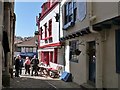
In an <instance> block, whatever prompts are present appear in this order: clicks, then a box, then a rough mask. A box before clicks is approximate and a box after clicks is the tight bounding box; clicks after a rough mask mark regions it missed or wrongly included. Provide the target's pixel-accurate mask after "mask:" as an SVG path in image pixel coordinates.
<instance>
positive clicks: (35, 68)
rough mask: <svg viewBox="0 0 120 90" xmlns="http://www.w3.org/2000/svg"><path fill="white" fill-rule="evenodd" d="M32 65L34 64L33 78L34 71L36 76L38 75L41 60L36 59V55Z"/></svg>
mask: <svg viewBox="0 0 120 90" xmlns="http://www.w3.org/2000/svg"><path fill="white" fill-rule="evenodd" d="M31 64H32V74H31V76H33V71H35V75H38V72H37V69H38V64H39V60H38V59H37V58H36V55H34V57H33V58H32V60H31Z"/></svg>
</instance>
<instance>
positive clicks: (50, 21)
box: [48, 19, 52, 36]
mask: <svg viewBox="0 0 120 90" xmlns="http://www.w3.org/2000/svg"><path fill="white" fill-rule="evenodd" d="M48 31H49V36H51V35H52V19H51V20H49V29H48Z"/></svg>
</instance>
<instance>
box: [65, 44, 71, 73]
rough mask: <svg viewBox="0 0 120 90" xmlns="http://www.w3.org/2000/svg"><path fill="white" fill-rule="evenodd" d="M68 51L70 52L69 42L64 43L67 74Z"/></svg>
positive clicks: (68, 70)
mask: <svg viewBox="0 0 120 90" xmlns="http://www.w3.org/2000/svg"><path fill="white" fill-rule="evenodd" d="M69 51H70V46H69V42H66V46H65V71H67V72H70V62H69Z"/></svg>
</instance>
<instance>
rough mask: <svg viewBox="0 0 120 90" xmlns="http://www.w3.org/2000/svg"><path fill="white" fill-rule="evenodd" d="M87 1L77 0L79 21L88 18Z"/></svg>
mask: <svg viewBox="0 0 120 90" xmlns="http://www.w3.org/2000/svg"><path fill="white" fill-rule="evenodd" d="M86 3H87V2H86V0H77V19H78V20H79V21H83V20H84V19H85V17H86V13H87V12H86V11H87V10H86Z"/></svg>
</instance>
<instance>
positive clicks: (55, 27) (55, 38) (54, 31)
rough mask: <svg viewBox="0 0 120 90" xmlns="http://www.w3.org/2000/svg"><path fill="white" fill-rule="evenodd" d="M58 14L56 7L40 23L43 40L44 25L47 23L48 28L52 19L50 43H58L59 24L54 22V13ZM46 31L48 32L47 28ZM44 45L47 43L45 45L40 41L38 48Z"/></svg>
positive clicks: (57, 7)
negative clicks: (51, 38)
mask: <svg viewBox="0 0 120 90" xmlns="http://www.w3.org/2000/svg"><path fill="white" fill-rule="evenodd" d="M58 12H59V5H57V6H56V7H55V8H54V9H53V10H52V11H51V12H50V13H49V14H48V15H47V16H45V18H44V19H43V20H42V21H40V27H41V26H42V29H43V34H42V38H45V27H44V24H45V23H47V26H48V23H49V20H50V19H52V37H53V42H52V43H57V42H59V22H56V20H55V16H56V13H58ZM47 31H48V27H47ZM47 35H48V33H47ZM46 44H49V43H45V40H41V41H40V46H44V45H46Z"/></svg>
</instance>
